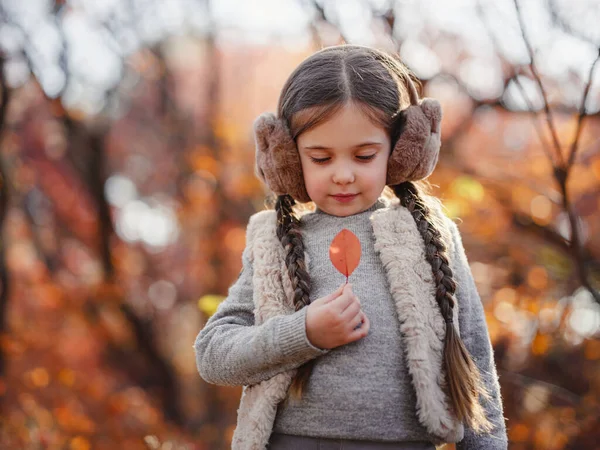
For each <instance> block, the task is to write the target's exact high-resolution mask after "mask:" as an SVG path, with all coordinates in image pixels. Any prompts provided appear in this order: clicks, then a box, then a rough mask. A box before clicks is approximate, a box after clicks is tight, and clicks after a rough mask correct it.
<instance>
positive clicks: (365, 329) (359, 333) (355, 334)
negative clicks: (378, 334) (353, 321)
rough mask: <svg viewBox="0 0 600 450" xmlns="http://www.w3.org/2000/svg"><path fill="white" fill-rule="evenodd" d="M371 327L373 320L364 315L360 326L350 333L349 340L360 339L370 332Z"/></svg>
mask: <svg viewBox="0 0 600 450" xmlns="http://www.w3.org/2000/svg"><path fill="white" fill-rule="evenodd" d="M370 327H371V322H370V321H369V319H368V317H367V316H366V315H364V322H363V324H362V325H361V326H360V328H359V327H357V328H356V329H355V330H354V331H352V333H350V336H349V340H350V342H354V341H358V340H359V339H362V338H364V337H365V336H367V335H368V334H369V328H370Z"/></svg>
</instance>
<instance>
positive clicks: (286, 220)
mask: <svg viewBox="0 0 600 450" xmlns="http://www.w3.org/2000/svg"><path fill="white" fill-rule="evenodd" d="M295 203H296V202H295V201H294V199H293V198H292V197H291V196H290V195H280V196H278V197H277V201H276V203H275V210H276V211H277V237H278V238H279V240H280V241H281V245H282V246H283V248H284V249H285V251H286V255H285V265H286V267H287V270H288V274H289V277H290V280H291V282H292V288H293V289H294V307H295V309H296V311H299V310H301V309H302V308H304V307H306V306H308V305H309V304H310V296H309V295H310V276H309V275H308V272H307V270H306V263H305V261H304V242H303V240H302V233H301V232H300V220H299V219H298V218H297V217H296V215H295V214H294V210H293V209H292V207H293V206H294V205H295ZM314 362H315V360H314V359H312V360H310V361H308V362H307V363H305V364H303V365H302V366H300V367H299V368H298V372H297V374H296V376H295V377H294V380H293V381H292V384H291V386H290V393H291V394H292V396H294V397H295V398H300V397H301V396H302V392H303V390H304V388H305V387H306V384H307V382H308V379H309V378H310V374H311V373H312V369H313V366H314ZM286 401H287V398H286Z"/></svg>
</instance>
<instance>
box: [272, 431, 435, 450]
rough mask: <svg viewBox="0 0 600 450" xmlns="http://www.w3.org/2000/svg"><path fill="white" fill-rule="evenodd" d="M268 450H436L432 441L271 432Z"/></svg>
mask: <svg viewBox="0 0 600 450" xmlns="http://www.w3.org/2000/svg"><path fill="white" fill-rule="evenodd" d="M267 450H435V445H433V444H432V443H431V442H376V441H359V440H352V439H326V438H314V437H308V436H293V435H291V434H282V433H271V437H270V438H269V444H268V445H267Z"/></svg>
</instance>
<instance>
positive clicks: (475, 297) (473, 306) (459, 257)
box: [449, 221, 508, 450]
mask: <svg viewBox="0 0 600 450" xmlns="http://www.w3.org/2000/svg"><path fill="white" fill-rule="evenodd" d="M449 222H451V221H449ZM450 228H451V230H452V240H453V242H454V254H453V258H452V261H453V262H454V264H453V273H454V279H455V281H456V283H457V289H456V299H457V302H458V322H459V327H460V335H461V339H462V341H463V343H464V344H465V347H466V348H467V350H468V351H469V353H470V354H471V356H472V357H473V360H474V362H475V364H476V365H477V367H478V368H479V372H480V374H481V377H482V381H483V383H484V385H485V386H486V388H487V390H488V392H489V393H490V397H491V401H488V400H486V399H484V398H481V402H482V406H483V407H484V409H485V412H486V416H487V418H488V420H489V421H490V422H491V423H492V425H493V430H492V431H491V432H489V433H482V434H477V433H475V431H474V430H473V429H471V428H470V427H468V426H466V425H465V435H464V438H463V440H462V441H460V442H459V443H457V444H456V448H457V450H479V449H483V448H485V449H486V450H505V449H506V448H507V447H508V442H507V435H506V425H505V423H504V412H503V407H502V398H501V394H500V385H499V383H498V375H497V373H496V365H495V362H494V353H493V349H492V344H491V341H490V336H489V332H488V328H487V323H486V321H485V314H484V310H483V305H482V303H481V299H480V297H479V293H478V292H477V287H476V286H475V281H474V279H473V275H472V273H471V269H470V268H469V263H468V260H467V256H466V254H465V249H464V247H463V244H462V239H461V237H460V233H459V231H458V227H457V226H456V224H455V223H454V222H451V225H450Z"/></svg>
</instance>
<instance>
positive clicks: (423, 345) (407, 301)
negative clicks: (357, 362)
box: [232, 200, 464, 450]
mask: <svg viewBox="0 0 600 450" xmlns="http://www.w3.org/2000/svg"><path fill="white" fill-rule="evenodd" d="M432 214H435V215H436V216H437V218H438V219H439V220H438V222H441V223H443V224H444V226H442V227H441V229H440V232H442V234H443V235H445V237H448V239H446V242H448V244H447V246H448V255H449V258H450V255H452V254H453V241H452V239H450V236H451V232H450V227H449V224H448V222H449V221H450V219H448V218H446V217H445V215H444V214H443V213H442V212H441V210H439V209H438V208H432ZM370 220H371V223H372V226H373V232H374V236H375V251H376V252H377V253H378V255H379V257H380V258H381V261H382V263H383V267H384V268H385V271H386V277H387V279H388V282H389V285H390V290H391V294H392V298H393V299H394V302H395V305H396V310H397V312H398V317H399V320H400V331H401V333H402V337H403V339H404V340H405V344H406V345H405V352H406V360H407V365H408V371H409V373H410V375H411V380H412V385H413V387H414V389H415V392H416V397H417V417H418V420H419V422H420V423H421V424H422V425H423V426H424V427H425V429H426V430H427V431H428V432H429V433H430V434H432V435H433V436H434V438H435V439H436V440H434V444H436V445H440V444H442V443H445V442H458V441H460V440H462V438H463V436H464V426H463V424H462V423H461V422H460V421H458V420H457V419H456V417H455V416H454V415H453V414H452V412H451V409H450V407H449V399H448V397H447V395H446V394H445V391H444V385H445V378H446V377H445V373H444V370H443V368H442V361H443V349H444V336H445V333H446V324H445V322H444V320H443V318H442V315H441V312H440V308H439V306H438V304H437V301H436V299H435V284H434V280H433V273H432V270H431V265H430V264H429V263H428V262H427V260H426V258H425V245H424V242H423V239H422V237H421V235H420V234H419V231H418V230H417V227H416V223H415V221H414V219H413V218H412V216H411V215H410V213H409V212H408V210H407V209H406V208H404V207H403V206H401V205H400V204H399V202H398V201H397V200H396V201H392V203H391V204H388V206H387V207H385V208H381V209H378V210H376V211H374V212H373V214H372V215H371V218H370ZM276 223H277V217H276V212H275V211H272V210H269V211H261V212H259V213H256V214H254V215H253V216H252V217H251V218H250V221H249V224H248V229H247V236H246V239H247V241H246V246H247V247H249V249H250V260H251V261H252V263H253V269H254V276H253V287H254V294H253V300H254V304H255V313H254V314H255V323H256V324H257V325H260V324H261V323H263V322H265V321H266V320H268V319H269V318H271V317H274V316H277V315H281V314H293V313H294V312H295V309H294V306H293V289H292V284H291V281H290V279H289V276H288V275H287V270H286V267H285V258H284V256H285V255H284V249H283V247H282V245H281V243H280V241H279V239H278V238H277V235H276V232H275V231H276ZM306 257H307V264H306V267H307V268H308V267H309V265H310V264H309V261H308V255H306ZM450 265H451V267H452V261H450ZM454 326H455V327H456V329H457V331H458V305H456V307H455V308H454ZM296 372H297V369H293V370H290V371H287V372H282V373H279V374H277V375H275V376H274V377H272V378H270V379H268V380H265V381H262V382H260V383H257V384H255V385H252V386H244V388H243V390H242V397H241V400H240V405H239V408H238V411H237V413H238V417H237V427H236V429H235V431H234V434H233V439H232V450H264V449H265V448H266V446H267V443H268V441H269V438H270V435H271V432H272V429H273V423H274V421H275V415H276V413H277V405H278V404H279V402H281V401H282V400H283V399H284V398H285V397H286V395H287V391H288V388H289V386H290V384H291V381H292V379H293V376H294V375H295V374H296Z"/></svg>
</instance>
